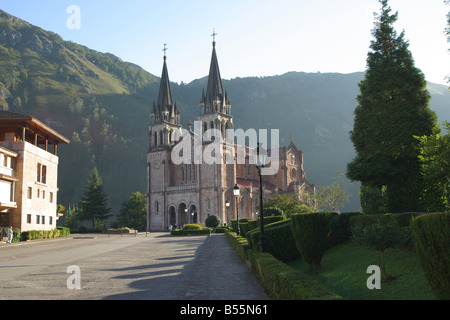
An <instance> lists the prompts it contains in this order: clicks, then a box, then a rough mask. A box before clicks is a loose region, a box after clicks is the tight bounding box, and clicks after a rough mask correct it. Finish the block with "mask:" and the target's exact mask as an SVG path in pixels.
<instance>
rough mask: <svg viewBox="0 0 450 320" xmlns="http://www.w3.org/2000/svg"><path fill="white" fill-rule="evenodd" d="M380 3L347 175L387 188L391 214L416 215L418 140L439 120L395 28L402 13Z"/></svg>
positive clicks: (418, 204) (419, 184) (419, 182)
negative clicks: (353, 149)
mask: <svg viewBox="0 0 450 320" xmlns="http://www.w3.org/2000/svg"><path fill="white" fill-rule="evenodd" d="M380 2H381V4H382V11H381V14H380V15H378V17H377V21H376V24H375V28H374V29H373V32H372V34H373V36H374V38H375V39H374V40H373V41H372V43H371V51H370V52H369V53H368V58H367V70H366V75H365V78H364V80H363V81H361V82H360V83H359V88H360V94H359V95H358V97H357V102H358V106H357V107H356V109H355V112H354V114H355V118H354V128H353V131H352V132H351V140H352V142H353V145H354V147H355V150H356V153H357V155H356V157H355V159H354V160H353V161H352V162H350V163H349V164H348V168H347V176H348V178H349V179H351V180H353V181H361V182H362V183H364V184H366V185H371V186H373V187H377V188H381V186H387V187H388V188H387V193H388V210H389V211H391V212H401V211H418V210H422V207H423V204H422V203H421V202H420V200H419V199H420V194H421V187H422V184H423V180H422V177H421V175H420V165H419V162H418V158H417V155H418V154H417V148H416V146H417V140H416V139H414V135H420V136H422V135H427V134H430V133H431V131H432V129H433V127H434V125H435V124H436V115H435V114H434V112H432V111H431V110H430V109H429V107H428V103H429V100H430V95H429V93H428V91H427V90H426V81H425V77H424V75H423V73H422V72H421V71H420V70H419V69H418V68H416V67H415V66H414V60H413V58H412V55H411V53H410V51H409V49H408V46H409V45H408V42H407V41H405V40H404V32H402V33H401V34H400V35H397V32H396V31H395V29H394V27H393V24H394V23H395V22H396V21H397V17H398V13H395V14H392V13H391V8H390V7H389V6H388V1H387V0H380Z"/></svg>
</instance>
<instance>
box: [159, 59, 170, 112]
mask: <svg viewBox="0 0 450 320" xmlns="http://www.w3.org/2000/svg"><path fill="white" fill-rule="evenodd" d="M172 106H173V101H172V90H171V89H170V81H169V72H168V71H167V63H166V57H164V65H163V71H162V76H161V84H160V86H159V94H158V108H159V110H160V111H166V110H170V109H171V107H172Z"/></svg>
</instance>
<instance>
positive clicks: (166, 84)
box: [147, 41, 315, 231]
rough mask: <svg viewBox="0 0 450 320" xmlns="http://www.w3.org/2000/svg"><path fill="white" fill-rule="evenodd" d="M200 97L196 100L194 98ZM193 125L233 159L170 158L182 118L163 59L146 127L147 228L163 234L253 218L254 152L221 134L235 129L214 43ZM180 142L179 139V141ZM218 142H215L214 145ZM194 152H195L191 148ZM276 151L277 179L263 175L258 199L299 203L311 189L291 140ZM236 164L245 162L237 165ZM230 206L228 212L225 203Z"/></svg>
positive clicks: (255, 202) (255, 191)
mask: <svg viewBox="0 0 450 320" xmlns="http://www.w3.org/2000/svg"><path fill="white" fill-rule="evenodd" d="M199 96H200V95H199ZM193 108H196V109H197V108H199V110H200V112H199V116H198V118H197V121H196V122H197V123H201V127H200V131H201V133H200V134H204V133H206V132H207V131H208V130H210V129H214V130H218V131H219V132H221V133H222V137H223V140H222V141H220V145H221V148H222V150H221V151H222V154H223V155H224V157H226V156H230V157H231V159H234V160H233V161H232V163H229V161H223V162H222V161H219V162H215V163H207V162H205V161H203V162H199V161H195V154H193V157H192V158H193V159H192V162H191V163H185V162H184V163H181V164H179V163H178V161H175V159H174V152H175V151H174V150H177V149H176V148H177V145H178V144H179V143H183V141H181V140H179V139H176V138H175V137H176V136H177V134H178V133H179V132H180V131H181V129H182V125H181V114H180V112H179V110H178V107H177V104H176V102H175V101H174V100H173V97H172V92H171V88H170V81H169V72H168V67H167V59H166V56H164V61H163V71H162V76H161V83H160V89H159V94H158V99H157V101H155V102H154V103H153V107H152V110H151V118H152V123H151V125H150V127H149V150H148V153H147V229H148V230H149V231H167V230H168V228H169V226H178V227H182V226H183V225H185V224H188V223H198V222H204V221H205V220H206V218H207V217H208V216H210V215H216V216H218V217H219V218H220V219H221V221H222V223H224V224H226V223H229V221H230V220H231V219H236V215H237V212H238V214H239V219H242V218H250V219H255V218H257V213H258V212H257V211H258V210H257V208H258V207H259V199H260V198H259V192H260V191H259V190H260V188H259V175H258V171H257V168H256V166H255V165H254V164H252V163H253V161H250V157H251V154H252V153H253V152H254V150H252V149H250V148H249V147H246V146H240V145H236V144H234V142H232V143H230V142H229V141H227V139H226V138H225V137H226V131H227V130H228V129H234V122H233V115H232V106H231V103H230V100H229V96H228V93H227V92H226V91H225V90H224V88H223V86H222V79H221V76H220V70H219V64H218V59H217V53H216V42H215V41H214V42H213V51H212V57H211V62H210V71H209V76H208V84H207V88H206V92H205V91H204V90H203V92H202V93H201V98H200V103H199V105H198V106H193ZM191 125H192V122H191V121H189V124H188V126H189V128H188V129H187V130H188V132H190V134H191V138H192V139H191V140H192V141H191V142H192V143H193V141H195V139H196V135H198V133H196V132H195V130H194V131H193V130H192V128H191ZM184 139H185V137H183V140H184ZM212 142H213V139H211V140H208V139H205V140H202V145H201V148H202V151H203V152H204V151H205V149H207V148H209V147H210V145H211V143H212ZM215 142H217V141H215ZM192 149H194V147H193V148H192ZM268 152H269V154H270V153H274V152H277V154H278V155H279V157H278V160H279V161H278V166H279V167H278V170H277V173H276V174H273V175H270V176H268V175H265V176H263V198H264V199H269V198H270V197H271V195H272V194H276V193H280V194H285V193H288V194H295V195H296V196H297V198H298V199H299V200H301V199H302V198H303V195H304V194H305V193H314V192H315V186H314V185H313V184H311V183H309V182H308V180H307V179H306V173H305V170H304V168H303V152H302V151H301V150H298V149H297V147H296V146H295V144H294V140H293V137H291V143H290V145H289V146H287V147H278V148H277V150H274V149H271V150H268ZM238 159H245V161H242V163H239V162H238ZM235 185H238V186H239V188H240V196H239V199H238V201H236V200H235V197H234V195H233V187H234V186H235ZM227 202H228V203H229V204H230V206H229V207H227V206H226V203H227Z"/></svg>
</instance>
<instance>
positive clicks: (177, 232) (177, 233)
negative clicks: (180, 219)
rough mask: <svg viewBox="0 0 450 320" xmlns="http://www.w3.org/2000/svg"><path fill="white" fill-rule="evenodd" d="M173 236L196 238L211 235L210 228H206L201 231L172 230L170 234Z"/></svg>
mask: <svg viewBox="0 0 450 320" xmlns="http://www.w3.org/2000/svg"><path fill="white" fill-rule="evenodd" d="M170 234H171V235H173V236H196V235H208V234H211V229H210V228H204V229H201V230H185V229H177V230H172V231H171V232H170Z"/></svg>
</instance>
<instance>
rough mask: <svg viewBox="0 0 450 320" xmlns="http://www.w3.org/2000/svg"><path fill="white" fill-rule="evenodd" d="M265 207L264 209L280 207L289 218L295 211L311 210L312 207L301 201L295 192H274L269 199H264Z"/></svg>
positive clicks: (307, 211) (305, 211) (306, 211)
mask: <svg viewBox="0 0 450 320" xmlns="http://www.w3.org/2000/svg"><path fill="white" fill-rule="evenodd" d="M263 208H264V210H266V209H270V208H277V209H280V210H281V211H283V213H284V215H285V216H286V217H288V218H289V217H290V216H291V215H292V214H294V213H309V212H311V209H310V208H308V207H307V206H306V205H305V204H304V203H302V202H301V201H299V200H298V199H297V197H296V196H295V195H294V194H274V195H272V197H271V198H270V199H269V200H267V201H264V206H263ZM264 216H265V214H264Z"/></svg>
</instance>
